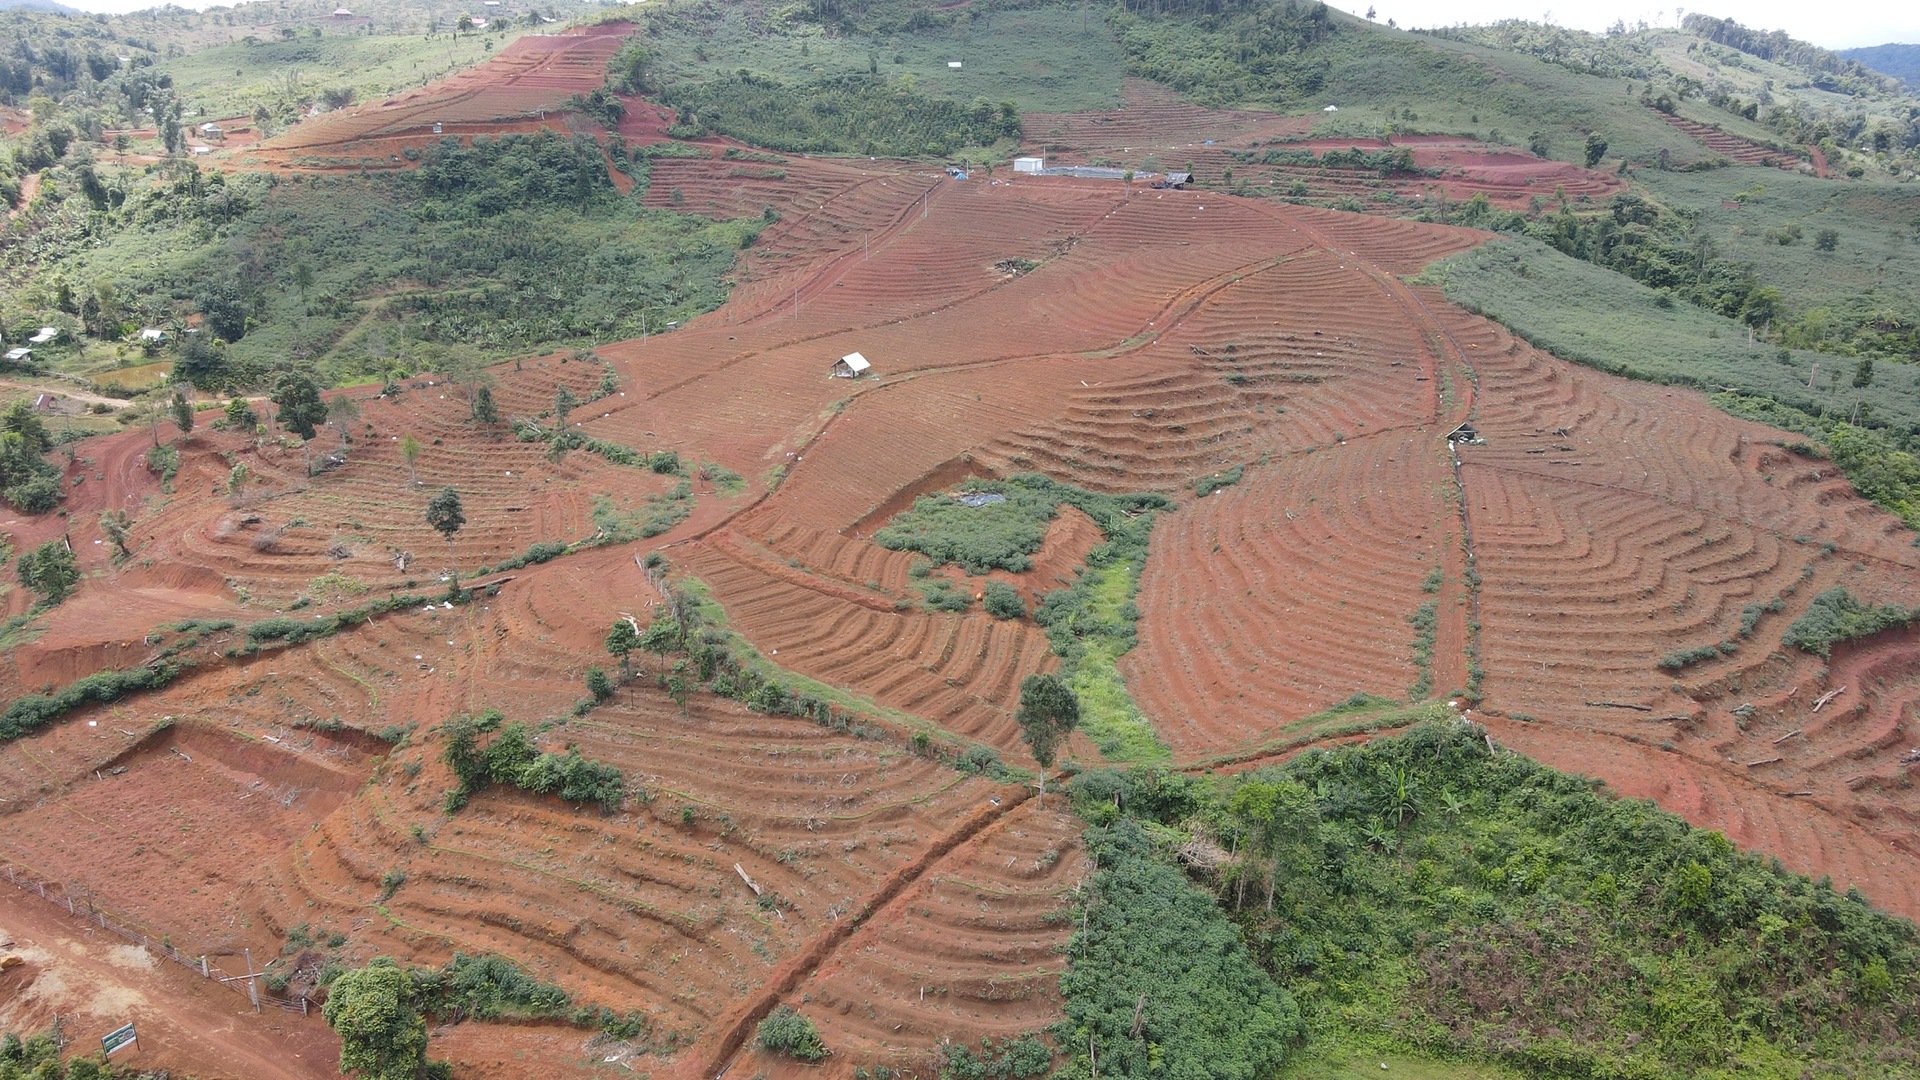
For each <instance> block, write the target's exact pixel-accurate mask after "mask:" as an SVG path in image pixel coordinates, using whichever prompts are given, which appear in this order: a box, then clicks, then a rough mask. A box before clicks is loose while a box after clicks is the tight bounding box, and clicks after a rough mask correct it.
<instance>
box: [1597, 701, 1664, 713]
mask: <svg viewBox="0 0 1920 1080" xmlns="http://www.w3.org/2000/svg"><path fill="white" fill-rule="evenodd" d="M1587 706H1588V707H1589V708H1594V709H1632V710H1633V711H1634V712H1652V711H1653V706H1651V705H1635V704H1634V703H1632V702H1630V701H1589V702H1587Z"/></svg>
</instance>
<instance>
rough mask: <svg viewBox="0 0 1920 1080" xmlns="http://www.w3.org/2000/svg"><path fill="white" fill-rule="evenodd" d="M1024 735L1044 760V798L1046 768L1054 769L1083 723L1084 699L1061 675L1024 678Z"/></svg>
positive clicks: (1020, 716)
mask: <svg viewBox="0 0 1920 1080" xmlns="http://www.w3.org/2000/svg"><path fill="white" fill-rule="evenodd" d="M1016 719H1018V720H1019V721H1020V737H1021V738H1022V739H1023V740H1025V741H1026V744H1027V747H1028V749H1030V750H1032V751H1033V760H1035V761H1037V762H1039V763H1040V797H1041V798H1043V799H1044V798H1046V795H1047V773H1046V770H1048V769H1051V768H1053V761H1054V755H1055V754H1057V753H1058V752H1059V750H1060V744H1061V743H1063V742H1066V741H1067V736H1068V735H1069V734H1071V733H1072V732H1073V729H1074V728H1075V727H1077V726H1079V724H1080V699H1079V698H1077V697H1075V696H1074V694H1073V689H1072V688H1071V687H1069V686H1068V685H1067V684H1066V683H1064V682H1061V681H1060V677H1059V676H1057V675H1029V676H1027V677H1026V678H1024V679H1022V680H1020V711H1019V713H1018V714H1017V715H1016Z"/></svg>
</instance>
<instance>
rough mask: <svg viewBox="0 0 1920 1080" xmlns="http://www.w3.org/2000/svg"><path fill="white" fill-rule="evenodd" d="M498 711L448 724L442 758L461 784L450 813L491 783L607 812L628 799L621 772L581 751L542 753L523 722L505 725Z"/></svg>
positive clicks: (448, 804)
mask: <svg viewBox="0 0 1920 1080" xmlns="http://www.w3.org/2000/svg"><path fill="white" fill-rule="evenodd" d="M504 719H505V717H503V716H502V715H501V714H500V713H499V712H498V711H497V710H491V709H490V710H488V711H486V712H484V713H481V714H480V715H478V716H462V717H459V718H458V719H455V720H452V721H449V722H448V725H447V745H446V749H444V750H443V751H441V758H442V759H443V760H444V761H446V763H447V766H448V767H449V768H451V769H452V770H453V775H454V777H455V779H456V780H457V781H458V782H459V783H458V786H457V787H455V788H454V789H453V790H452V791H450V792H448V793H447V798H446V809H447V811H448V812H449V813H451V812H453V811H456V810H458V809H460V808H461V807H463V806H465V805H466V804H467V800H468V799H469V798H471V797H472V795H473V793H474V792H476V791H479V790H480V789H481V788H484V787H486V786H487V785H488V784H490V783H491V784H507V785H510V786H512V787H517V788H519V789H521V790H522V791H530V792H533V793H534V794H536V795H558V796H560V797H561V798H562V799H566V800H567V801H569V802H592V803H598V804H599V805H600V808H601V809H603V810H606V811H609V812H611V811H614V810H618V809H620V805H621V803H623V802H625V801H626V798H627V781H626V778H625V777H624V776H622V775H621V774H620V770H619V769H616V768H614V767H613V766H611V765H608V764H606V763H604V762H599V761H594V760H592V759H591V758H587V757H583V756H581V754H580V751H579V749H577V748H570V749H568V750H567V752H566V753H564V754H554V753H544V754H543V753H541V752H540V751H539V750H538V749H537V748H535V746H534V745H533V733H532V732H531V731H530V730H529V729H528V728H527V726H526V725H525V724H507V725H506V726H505V727H502V726H501V721H502V720H504ZM494 730H498V731H499V735H497V736H496V737H495V738H494V739H493V741H492V742H491V743H489V744H487V745H486V746H485V747H482V746H480V744H479V739H480V736H481V735H483V734H486V733H488V732H491V731H494Z"/></svg>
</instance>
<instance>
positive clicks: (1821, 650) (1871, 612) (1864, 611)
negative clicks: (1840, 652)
mask: <svg viewBox="0 0 1920 1080" xmlns="http://www.w3.org/2000/svg"><path fill="white" fill-rule="evenodd" d="M1915 619H1920V608H1903V607H1896V606H1894V605H1891V604H1889V605H1884V606H1881V607H1872V606H1869V605H1867V604H1863V603H1861V602H1860V601H1859V600H1857V599H1855V598H1854V597H1853V595H1852V594H1851V593H1849V592H1847V590H1845V589H1843V588H1837V587H1836V588H1832V589H1828V590H1827V591H1826V592H1823V593H1821V594H1820V595H1818V596H1816V597H1814V598H1813V603H1812V604H1810V605H1808V607H1807V613H1806V614H1805V615H1802V616H1800V617H1799V618H1797V619H1795V620H1793V623H1792V624H1791V625H1790V626H1788V627H1787V632H1786V633H1785V634H1784V635H1782V636H1781V638H1780V640H1781V642H1782V643H1784V644H1787V645H1792V646H1794V647H1795V648H1799V649H1805V650H1806V651H1807V652H1810V653H1817V654H1819V655H1821V656H1827V655H1830V654H1831V653H1832V652H1833V647H1834V646H1835V645H1838V644H1840V643H1842V642H1846V641H1853V640H1855V639H1857V638H1863V637H1871V636H1872V635H1874V634H1878V633H1880V632H1881V631H1883V630H1892V629H1895V628H1897V627H1903V626H1911V625H1913V622H1914V620H1915Z"/></svg>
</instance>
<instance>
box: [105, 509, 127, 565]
mask: <svg viewBox="0 0 1920 1080" xmlns="http://www.w3.org/2000/svg"><path fill="white" fill-rule="evenodd" d="M132 527H133V522H132V521H131V520H130V519H129V518H128V517H127V512H126V511H125V510H102V511H101V512H100V531H101V532H103V533H105V534H106V537H107V542H108V543H109V544H112V545H113V556H114V558H116V559H124V558H126V557H127V556H129V555H131V554H133V552H132V551H131V550H130V549H129V548H128V547H127V530H128V529H130V528H132Z"/></svg>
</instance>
